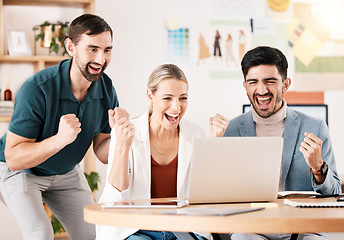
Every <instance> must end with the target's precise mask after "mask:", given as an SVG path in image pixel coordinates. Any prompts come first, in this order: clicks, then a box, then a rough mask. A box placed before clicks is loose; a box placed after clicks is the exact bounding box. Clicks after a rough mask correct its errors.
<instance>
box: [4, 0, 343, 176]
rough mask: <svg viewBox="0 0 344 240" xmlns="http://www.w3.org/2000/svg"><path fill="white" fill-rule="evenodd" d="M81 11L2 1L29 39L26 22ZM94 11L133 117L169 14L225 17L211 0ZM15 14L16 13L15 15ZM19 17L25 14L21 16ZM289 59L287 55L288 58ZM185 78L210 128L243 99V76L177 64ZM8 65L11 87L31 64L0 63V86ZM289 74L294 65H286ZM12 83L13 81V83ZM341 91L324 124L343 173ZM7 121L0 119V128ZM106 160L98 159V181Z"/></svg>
mask: <svg viewBox="0 0 344 240" xmlns="http://www.w3.org/2000/svg"><path fill="white" fill-rule="evenodd" d="M252 2H253V4H254V7H253V9H254V13H253V15H252V17H258V18H259V17H263V16H264V6H265V4H266V1H265V0H254V1H252ZM81 13H82V9H72V8H44V7H42V8H41V7H17V6H5V7H4V19H5V26H11V27H18V28H26V29H27V31H28V33H29V34H30V40H31V43H32V45H33V34H32V31H31V28H32V27H33V26H34V25H37V24H41V23H42V22H44V21H45V20H49V21H51V22H54V21H57V20H60V21H68V20H69V21H70V20H71V19H74V18H75V17H76V16H78V15H80V14H81ZM96 13H97V14H98V15H100V16H102V17H103V18H104V19H105V20H106V21H107V22H108V23H109V24H110V25H111V26H112V28H113V30H114V50H113V55H112V62H111V63H110V66H109V67H108V69H107V71H106V72H107V74H108V75H109V76H110V77H111V78H112V79H113V82H114V86H115V88H116V90H117V93H118V96H119V100H120V105H121V106H122V107H124V108H126V109H127V110H128V112H129V113H130V114H131V116H132V117H135V116H138V115H140V114H141V113H143V112H144V111H145V110H146V109H147V108H148V101H147V100H146V95H145V93H146V84H147V81H148V77H149V75H150V73H151V72H152V70H153V69H154V68H155V67H157V66H158V65H160V64H162V63H164V34H165V23H166V20H167V19H168V18H177V19H179V24H180V25H181V26H189V27H190V28H193V27H202V26H207V25H209V20H211V19H229V18H228V17H223V16H216V15H215V14H214V1H198V0H187V1H185V0H174V1H172V0H144V1H139V0H125V1H121V0H116V1H111V0H96ZM18 16H21V18H20V19H19V18H18ZM22 19H25V21H23V20H22ZM290 62H292V59H290ZM181 67H182V69H183V70H184V72H185V74H186V76H187V77H188V80H189V85H190V91H189V107H188V111H187V114H186V116H185V117H186V118H188V119H189V120H191V121H194V122H197V123H198V124H199V125H201V126H202V127H203V128H204V129H205V130H206V131H207V133H208V134H209V127H208V119H209V117H210V116H212V115H214V114H215V113H221V114H223V115H225V116H226V117H228V118H233V117H235V116H237V115H239V114H240V113H241V111H242V104H244V103H248V100H247V97H246V94H245V91H244V89H243V87H242V79H240V78H239V79H228V80H227V79H226V80H214V79H210V78H209V76H208V71H206V70H203V69H200V68H195V67H192V66H181ZM11 68H12V69H14V70H13V74H12V80H11V89H12V91H13V92H14V94H15V93H16V91H17V89H18V88H19V86H20V85H21V83H22V82H23V81H24V80H25V79H26V78H27V77H29V76H30V75H32V73H33V68H32V66H27V65H25V64H23V65H20V66H18V65H14V64H13V65H12V64H6V65H4V64H1V65H0V84H1V85H0V88H1V89H3V87H4V86H5V85H4V84H5V82H6V79H7V77H8V76H9V72H10V71H11V70H10V69H11ZM290 70H291V72H289V74H290V76H293V72H292V70H293V68H292V67H291V68H290ZM12 84H13V85H12ZM342 96H343V91H335V92H326V93H325V103H327V104H329V114H330V115H329V125H330V133H331V135H332V141H333V146H334V150H335V154H336V157H337V166H338V172H339V173H340V174H344V161H343V157H344V149H343V148H342V146H341V145H342V144H343V141H342V139H341V134H342V133H343V128H344V127H343V126H342V124H341V120H342V119H343V117H344V109H343V108H341V106H340V100H341V97H342ZM6 128H7V124H2V125H0V133H2V132H5V131H6ZM105 169H106V166H102V165H101V164H98V165H97V171H99V172H100V174H101V176H102V180H103V182H104V181H105V173H106V172H105Z"/></svg>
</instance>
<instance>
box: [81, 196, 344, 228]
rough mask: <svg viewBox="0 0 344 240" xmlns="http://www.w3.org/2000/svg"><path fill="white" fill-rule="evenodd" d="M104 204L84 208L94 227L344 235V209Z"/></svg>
mask: <svg viewBox="0 0 344 240" xmlns="http://www.w3.org/2000/svg"><path fill="white" fill-rule="evenodd" d="M292 200H295V201H315V202H324V201H326V202H329V201H336V200H335V199H334V198H327V199H299V198H298V199H292ZM101 205H102V204H93V205H88V206H86V207H85V208H84V219H85V221H86V222H89V223H93V224H104V225H113V226H117V227H125V228H139V229H147V230H157V231H181V232H182V231H186V232H188V231H194V232H213V233H230V232H241V233H307V232H344V208H295V207H290V206H287V205H285V204H284V203H283V200H282V199H278V200H277V201H275V202H271V203H252V204H251V203H230V204H207V205H189V206H187V207H186V208H188V209H189V208H202V207H207V208H208V207H210V208H217V209H218V208H231V209H237V208H248V207H265V209H263V210H259V211H254V212H248V213H240V214H235V215H229V216H192V215H167V214H161V213H162V212H167V211H173V210H171V209H159V208H149V209H109V208H106V209H104V208H102V207H101Z"/></svg>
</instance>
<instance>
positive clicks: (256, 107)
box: [249, 92, 283, 118]
mask: <svg viewBox="0 0 344 240" xmlns="http://www.w3.org/2000/svg"><path fill="white" fill-rule="evenodd" d="M282 95H283V93H282V92H281V94H277V96H276V97H275V96H274V95H273V94H272V93H268V94H265V95H259V94H254V95H253V98H252V99H251V98H250V97H249V100H250V102H251V106H252V107H253V109H254V110H255V112H256V113H257V114H258V116H260V117H261V118H269V117H271V116H272V115H274V114H275V113H276V112H278V111H279V110H280V108H281V107H282V106H283V100H282ZM257 96H260V97H271V99H272V100H271V101H273V102H274V105H273V108H272V109H271V110H270V111H268V110H266V111H264V110H261V109H260V108H259V105H258V103H257V102H256V98H257ZM280 102H281V106H278V105H279V103H280Z"/></svg>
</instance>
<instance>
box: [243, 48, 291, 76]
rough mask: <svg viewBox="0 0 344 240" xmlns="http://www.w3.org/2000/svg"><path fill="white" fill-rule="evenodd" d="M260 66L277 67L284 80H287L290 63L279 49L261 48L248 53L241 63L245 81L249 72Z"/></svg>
mask: <svg viewBox="0 0 344 240" xmlns="http://www.w3.org/2000/svg"><path fill="white" fill-rule="evenodd" d="M258 65H271V66H276V67H277V69H278V72H279V74H280V75H281V76H282V80H284V79H286V78H287V71H288V61H287V59H286V57H285V56H284V54H283V53H282V52H281V51H280V50H278V49H277V48H272V47H266V46H260V47H256V48H254V49H252V50H250V51H248V52H247V53H246V54H245V56H244V57H243V59H242V61H241V70H242V73H243V74H244V78H245V80H246V75H247V73H248V70H249V69H250V68H251V67H255V66H258Z"/></svg>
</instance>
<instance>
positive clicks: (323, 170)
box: [320, 162, 328, 176]
mask: <svg viewBox="0 0 344 240" xmlns="http://www.w3.org/2000/svg"><path fill="white" fill-rule="evenodd" d="M327 171H328V165H327V163H326V162H324V163H323V165H322V166H321V169H320V172H321V175H323V176H326V174H327Z"/></svg>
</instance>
